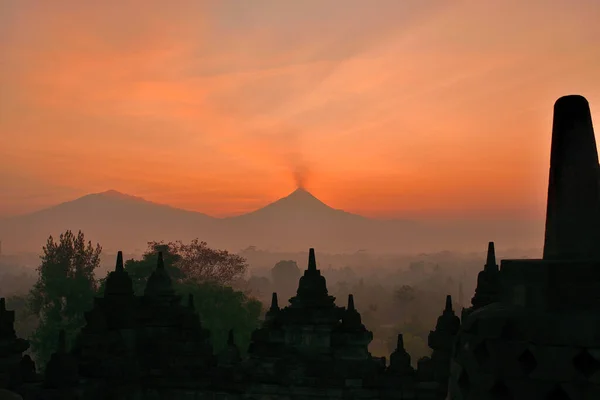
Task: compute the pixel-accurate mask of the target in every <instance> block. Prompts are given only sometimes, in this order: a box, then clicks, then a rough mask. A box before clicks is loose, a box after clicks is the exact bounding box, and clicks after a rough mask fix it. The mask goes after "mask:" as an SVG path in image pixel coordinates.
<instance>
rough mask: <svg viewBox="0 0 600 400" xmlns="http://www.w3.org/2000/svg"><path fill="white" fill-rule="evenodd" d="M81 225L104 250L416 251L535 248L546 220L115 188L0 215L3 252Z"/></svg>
mask: <svg viewBox="0 0 600 400" xmlns="http://www.w3.org/2000/svg"><path fill="white" fill-rule="evenodd" d="M67 229H71V230H74V231H77V230H79V229H81V230H82V231H83V232H84V233H85V234H86V237H87V238H88V239H89V240H92V241H93V242H99V243H100V244H102V246H103V247H104V248H105V249H106V250H110V251H114V250H116V249H122V250H125V251H136V250H137V249H139V250H144V249H145V248H146V243H147V242H148V241H152V240H157V241H160V240H165V241H171V240H177V239H180V240H183V241H189V240H190V239H193V238H199V239H201V240H205V241H207V242H208V243H209V245H211V246H214V247H218V248H226V249H229V250H233V251H238V250H240V249H242V248H246V247H248V246H256V247H258V248H262V249H268V250H278V251H298V250H305V249H306V248H308V247H316V248H318V249H319V251H322V252H331V253H335V252H337V253H342V252H344V253H345V252H355V251H357V250H364V249H366V250H371V251H374V252H388V253H415V252H423V251H437V250H444V249H450V250H457V251H462V250H467V251H472V250H477V249H479V248H485V247H486V245H487V242H488V241H490V240H495V241H497V242H498V243H499V245H500V247H521V248H523V247H538V245H539V241H540V240H541V238H542V232H543V224H542V223H533V224H532V223H531V222H527V221H521V222H519V221H516V222H515V221H512V222H511V221H495V222H493V223H489V222H485V221H471V222H468V221H467V222H465V221H463V222H461V221H455V222H451V223H445V224H442V223H425V222H418V221H407V220H379V219H372V218H367V217H363V216H360V215H356V214H352V213H349V212H346V211H343V210H338V209H335V208H332V207H330V206H328V205H327V204H325V203H323V202H322V201H320V200H319V199H317V198H316V197H315V196H313V195H312V194H311V193H310V192H308V191H307V190H305V189H297V190H295V191H294V192H293V193H291V194H290V195H288V196H286V197H283V198H281V199H279V200H277V201H275V202H273V203H270V204H268V205H266V206H265V207H263V208H260V209H258V210H256V211H253V212H250V213H247V214H243V215H240V216H236V217H230V218H214V217H211V216H208V215H206V214H202V213H198V212H193V211H185V210H181V209H178V208H174V207H171V206H167V205H163V204H157V203H153V202H150V201H147V200H144V199H143V198H140V197H135V196H130V195H127V194H123V193H119V192H117V191H114V190H110V191H107V192H103V193H96V194H90V195H87V196H83V197H81V198H78V199H76V200H73V201H69V202H66V203H62V204H59V205H56V206H54V207H50V208H47V209H44V210H41V211H38V212H34V213H31V214H27V215H24V216H19V217H12V218H6V219H4V220H0V240H2V241H3V247H4V249H5V252H10V251H39V250H40V249H41V247H42V245H43V244H44V243H45V242H46V239H47V238H48V235H50V234H52V235H55V236H57V235H58V234H60V233H61V232H64V231H65V230H67Z"/></svg>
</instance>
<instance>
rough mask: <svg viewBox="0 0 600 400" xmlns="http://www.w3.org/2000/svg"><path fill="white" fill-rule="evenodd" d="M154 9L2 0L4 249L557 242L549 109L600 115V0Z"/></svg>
mask: <svg viewBox="0 0 600 400" xmlns="http://www.w3.org/2000/svg"><path fill="white" fill-rule="evenodd" d="M140 4H141V3H139V2H135V1H129V2H110V1H109V2H102V3H93V2H76V1H62V2H60V3H56V4H53V5H52V6H49V5H48V4H46V3H45V2H36V1H19V2H10V3H9V2H4V3H2V6H1V7H2V12H0V47H1V49H2V53H3V63H2V64H0V85H2V88H3V89H2V91H0V181H1V183H2V191H1V193H0V217H3V218H4V219H2V220H0V235H1V239H2V241H3V243H4V250H5V251H11V250H12V251H23V250H35V251H39V249H40V248H41V245H42V244H43V243H44V240H45V238H46V237H47V235H48V234H50V233H52V234H55V235H56V234H58V233H60V232H61V231H63V230H64V229H66V228H71V229H80V228H81V229H83V230H84V231H85V233H86V235H87V236H88V237H89V238H90V239H91V240H93V241H99V242H101V243H102V244H103V246H105V247H106V248H110V249H116V248H123V249H135V248H144V243H145V241H146V240H159V239H165V240H170V239H186V238H191V237H200V238H201V239H202V240H207V241H209V243H210V244H211V245H212V244H214V245H215V246H221V247H225V248H228V249H232V250H239V249H241V248H244V247H247V246H249V245H255V246H259V247H263V248H267V249H286V250H289V249H294V250H299V249H305V248H306V247H308V246H311V245H314V246H319V247H320V248H322V249H324V250H328V251H356V250H359V249H369V250H378V251H386V252H390V251H397V252H405V251H433V250H444V249H451V250H457V251H473V250H477V251H483V249H484V248H485V243H486V242H487V241H488V240H495V241H496V242H497V243H498V247H499V248H509V247H521V248H531V247H533V248H541V238H542V235H541V232H542V230H543V213H544V207H545V198H546V184H547V176H548V161H549V160H548V154H549V144H550V141H549V136H548V132H549V130H550V127H551V113H550V110H551V107H552V104H553V102H554V100H555V99H556V98H558V97H559V96H561V95H564V94H566V93H579V94H582V95H584V96H586V97H587V99H588V100H589V101H590V103H591V104H592V112H593V113H594V116H593V117H595V120H597V119H598V117H596V116H597V115H598V107H594V104H598V103H600V82H599V81H598V79H596V78H597V76H596V75H597V68H598V65H599V61H600V47H598V46H597V43H598V41H599V39H600V26H598V24H597V23H595V21H597V20H598V19H600V4H598V3H597V2H594V1H583V0H582V1H579V2H577V6H576V7H575V6H573V3H572V2H571V1H562V0H555V1H529V2H521V1H512V0H511V1H503V2H497V1H491V0H489V1H477V2H474V1H453V2H448V1H445V0H444V1H442V0H440V1H435V0H432V1H421V0H419V1H416V0H407V1H402V2H400V1H393V0H390V1H388V0H381V1H378V2H377V6H376V7H375V6H374V5H373V4H369V3H368V2H363V1H359V0H346V1H344V2H343V4H344V6H343V7H340V2H339V1H302V2H279V1H267V0H265V1H254V2H252V5H251V6H250V5H249V4H248V5H240V3H239V2H236V1H229V0H224V1H218V2H217V1H180V2H177V3H175V4H167V3H165V2H161V1H146V2H143V6H141V5H140ZM474 32H476V34H474ZM298 187H301V188H304V189H306V190H301V191H299V192H294V190H295V189H296V188H298ZM292 192H294V193H295V194H294V195H292V196H290V197H288V198H286V199H283V198H285V197H286V196H288V195H289V194H290V193H292ZM279 199H283V200H279ZM271 203H274V204H271ZM269 204H271V205H269ZM325 204H326V205H327V206H326V205H325ZM167 205H168V206H167ZM40 210H42V211H40ZM92 210H93V211H92ZM184 210H185V211H184ZM257 210H258V211H257ZM336 210H344V212H342V211H336Z"/></svg>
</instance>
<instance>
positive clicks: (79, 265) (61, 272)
mask: <svg viewBox="0 0 600 400" xmlns="http://www.w3.org/2000/svg"><path fill="white" fill-rule="evenodd" d="M101 252H102V247H101V246H100V245H99V244H97V245H96V247H94V246H92V243H91V242H87V244H86V242H85V237H84V234H83V233H82V232H81V231H79V233H78V234H77V236H75V235H74V234H73V233H72V232H71V231H70V230H68V231H66V232H65V233H62V234H61V235H60V237H59V240H58V242H56V241H55V240H54V238H53V237H52V236H50V237H49V238H48V241H47V242H46V245H45V246H44V247H43V254H42V256H41V257H40V258H41V261H42V262H41V265H40V266H39V267H38V268H37V271H38V279H37V282H36V283H35V285H34V286H33V288H32V289H31V291H30V292H29V307H30V309H31V312H32V313H33V314H34V315H36V316H37V317H38V319H39V325H38V327H37V329H36V330H35V332H34V333H33V335H32V337H31V346H32V350H33V351H34V353H35V358H36V361H37V364H38V366H39V367H40V368H44V367H45V365H46V362H47V361H48V360H49V359H50V355H51V354H52V353H53V352H54V351H55V350H56V337H58V333H59V331H60V330H61V329H64V330H65V333H66V339H67V343H70V342H71V340H72V339H73V338H74V336H75V334H76V333H77V332H78V331H79V329H80V328H81V327H82V326H83V325H84V322H85V319H84V313H85V312H86V311H88V310H89V309H91V307H92V304H93V298H94V295H95V294H96V280H95V278H94V270H95V269H96V268H98V266H99V264H100V253H101Z"/></svg>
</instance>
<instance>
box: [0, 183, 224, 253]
mask: <svg viewBox="0 0 600 400" xmlns="http://www.w3.org/2000/svg"><path fill="white" fill-rule="evenodd" d="M215 221H216V219H215V218H213V217H210V216H208V215H205V214H201V213H198V212H193V211H185V210H181V209H178V208H174V207H171V206H167V205H163V204H157V203H153V202H150V201H147V200H144V199H143V198H141V197H135V196H129V195H127V194H123V193H119V192H117V191H114V190H109V191H106V192H102V193H96V194H89V195H87V196H83V197H80V198H78V199H76V200H73V201H68V202H66V203H61V204H58V205H56V206H54V207H50V208H46V209H43V210H41V211H37V212H34V213H31V214H27V215H23V216H18V217H12V218H6V219H4V220H0V237H1V238H2V241H3V244H4V249H5V251H8V249H16V250H32V249H41V246H42V245H43V244H45V242H46V239H47V238H48V236H49V235H54V236H58V235H59V234H60V233H62V232H64V231H65V230H67V229H71V230H73V231H78V230H82V231H83V232H84V233H85V234H86V237H87V238H89V239H90V240H92V241H94V242H99V243H100V244H101V245H102V246H103V247H105V248H107V249H119V248H124V249H131V250H133V249H145V248H146V242H148V241H151V240H161V239H165V240H175V239H180V238H181V239H183V240H187V239H191V238H192V237H196V236H202V235H204V234H206V233H207V232H209V231H211V230H212V229H213V228H214V223H215Z"/></svg>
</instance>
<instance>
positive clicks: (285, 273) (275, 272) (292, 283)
mask: <svg viewBox="0 0 600 400" xmlns="http://www.w3.org/2000/svg"><path fill="white" fill-rule="evenodd" d="M301 276H302V271H301V270H300V268H298V264H297V263H296V261H293V260H281V261H279V262H278V263H277V264H275V266H274V267H273V268H272V269H271V278H272V279H273V285H274V286H275V290H278V291H281V292H283V293H286V294H287V292H289V291H293V290H295V289H296V288H297V287H298V281H299V280H300V277H301Z"/></svg>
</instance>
